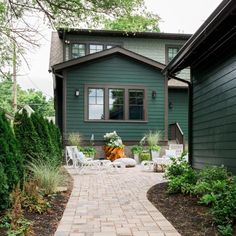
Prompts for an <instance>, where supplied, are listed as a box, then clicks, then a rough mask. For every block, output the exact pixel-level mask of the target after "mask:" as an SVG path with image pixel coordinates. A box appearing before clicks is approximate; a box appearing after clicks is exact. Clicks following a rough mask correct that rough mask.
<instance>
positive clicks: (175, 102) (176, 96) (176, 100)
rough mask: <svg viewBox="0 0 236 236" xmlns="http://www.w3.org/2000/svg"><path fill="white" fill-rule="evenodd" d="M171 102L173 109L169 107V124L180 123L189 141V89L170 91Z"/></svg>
mask: <svg viewBox="0 0 236 236" xmlns="http://www.w3.org/2000/svg"><path fill="white" fill-rule="evenodd" d="M169 102H171V103H172V108H170V107H169V111H168V123H169V124H172V123H175V122H178V123H179V125H180V128H181V129H182V131H183V133H184V140H185V142H187V140H188V90H187V89H170V88H169Z"/></svg>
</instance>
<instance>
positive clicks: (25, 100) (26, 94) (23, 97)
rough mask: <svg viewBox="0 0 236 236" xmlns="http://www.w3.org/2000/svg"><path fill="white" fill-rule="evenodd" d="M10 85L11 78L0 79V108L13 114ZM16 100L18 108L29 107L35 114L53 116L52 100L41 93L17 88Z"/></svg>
mask: <svg viewBox="0 0 236 236" xmlns="http://www.w3.org/2000/svg"><path fill="white" fill-rule="evenodd" d="M12 84H13V83H12V80H11V76H9V77H0V108H2V109H3V110H4V111H6V112H9V113H11V112H13V109H12V99H13V96H12ZM17 100H18V105H19V106H18V108H21V107H23V106H24V105H29V106H31V107H32V109H33V110H34V111H35V112H38V113H40V114H41V115H42V116H45V117H46V116H54V115H55V110H54V102H53V98H49V99H48V98H46V96H45V95H44V94H43V93H42V92H41V91H38V90H35V89H28V90H23V89H21V87H20V86H18V87H17Z"/></svg>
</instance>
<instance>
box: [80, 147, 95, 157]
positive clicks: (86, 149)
mask: <svg viewBox="0 0 236 236" xmlns="http://www.w3.org/2000/svg"><path fill="white" fill-rule="evenodd" d="M80 151H81V152H83V153H84V155H85V156H86V157H93V156H94V155H95V154H96V152H97V151H96V149H95V148H94V147H84V148H80Z"/></svg>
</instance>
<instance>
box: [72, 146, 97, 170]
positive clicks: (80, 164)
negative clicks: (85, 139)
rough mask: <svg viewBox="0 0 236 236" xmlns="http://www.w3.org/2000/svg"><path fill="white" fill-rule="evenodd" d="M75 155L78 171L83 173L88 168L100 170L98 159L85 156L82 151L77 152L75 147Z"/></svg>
mask: <svg viewBox="0 0 236 236" xmlns="http://www.w3.org/2000/svg"><path fill="white" fill-rule="evenodd" d="M73 152H74V155H75V159H74V161H75V163H76V164H75V167H76V168H78V169H79V173H80V174H83V173H85V172H86V170H87V171H89V170H95V171H100V169H101V168H100V166H101V162H100V161H99V160H93V159H92V158H88V157H86V156H85V155H84V154H83V153H82V152H79V150H78V149H77V148H74V149H73Z"/></svg>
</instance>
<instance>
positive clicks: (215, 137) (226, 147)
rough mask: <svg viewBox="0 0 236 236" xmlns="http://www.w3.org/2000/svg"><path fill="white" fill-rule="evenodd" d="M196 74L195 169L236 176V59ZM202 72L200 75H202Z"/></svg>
mask: <svg viewBox="0 0 236 236" xmlns="http://www.w3.org/2000/svg"><path fill="white" fill-rule="evenodd" d="M209 63H210V62H208V67H207V68H206V67H205V68H195V69H194V70H193V73H192V75H193V143H192V144H193V146H192V148H193V152H192V154H193V166H194V167H196V168H202V167H203V166H205V165H221V164H223V165H225V166H227V167H228V168H229V170H231V171H233V172H234V173H236V56H230V55H229V54H228V55H227V57H221V59H219V60H218V62H217V63H216V62H214V63H212V65H210V64H209ZM199 71H200V72H199Z"/></svg>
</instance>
